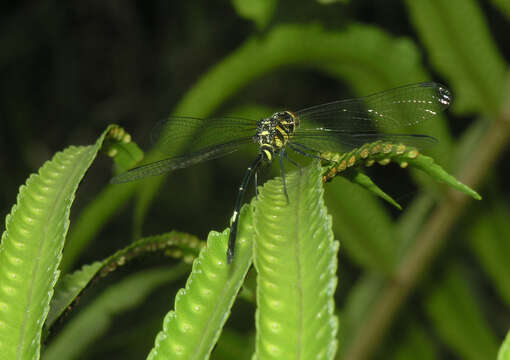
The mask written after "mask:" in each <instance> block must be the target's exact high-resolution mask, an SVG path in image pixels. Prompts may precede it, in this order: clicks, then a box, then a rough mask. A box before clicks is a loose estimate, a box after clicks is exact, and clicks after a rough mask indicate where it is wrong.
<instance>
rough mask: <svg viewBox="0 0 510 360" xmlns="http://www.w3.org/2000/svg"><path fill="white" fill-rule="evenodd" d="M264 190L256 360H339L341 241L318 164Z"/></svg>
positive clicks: (259, 210)
mask: <svg viewBox="0 0 510 360" xmlns="http://www.w3.org/2000/svg"><path fill="white" fill-rule="evenodd" d="M286 183H287V190H288V194H289V200H290V203H287V200H286V197H285V195H284V193H283V186H282V180H281V178H276V179H274V180H271V181H268V182H266V183H265V185H264V186H263V187H262V189H261V190H260V193H259V195H258V200H257V201H256V202H255V204H256V208H255V213H254V222H253V224H254V228H255V247H254V263H255V267H256V269H257V272H258V278H257V305H258V307H257V313H256V326H257V338H256V354H255V356H256V358H258V359H273V358H274V359H311V358H321V359H333V358H334V356H335V352H336V347H337V341H336V332H337V328H338V320H337V318H336V316H335V315H334V306H335V305H334V304H335V303H334V299H333V295H334V292H335V288H336V283H337V279H336V264H337V257H336V255H337V251H338V247H339V243H338V242H337V241H334V240H333V232H332V231H331V217H330V216H329V215H328V214H327V210H326V207H325V205H324V201H323V199H322V197H323V189H322V184H321V176H320V168H319V167H318V165H317V164H313V166H311V167H307V168H304V169H302V175H301V176H300V174H299V172H294V173H292V174H290V175H288V176H287V178H286Z"/></svg>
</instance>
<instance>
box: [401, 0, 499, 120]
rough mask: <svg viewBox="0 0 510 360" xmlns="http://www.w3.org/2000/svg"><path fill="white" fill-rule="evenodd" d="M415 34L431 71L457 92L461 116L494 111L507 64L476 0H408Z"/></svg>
mask: <svg viewBox="0 0 510 360" xmlns="http://www.w3.org/2000/svg"><path fill="white" fill-rule="evenodd" d="M406 3H407V7H408V9H409V13H410V15H411V21H412V22H413V24H414V26H415V28H416V30H417V31H418V35H419V36H420V38H421V39H422V41H423V42H424V45H425V46H426V47H427V49H428V54H429V55H430V59H431V61H432V63H433V64H434V66H435V68H436V69H438V71H439V72H441V73H442V74H443V75H444V76H445V77H446V78H448V79H449V81H450V83H451V85H452V88H453V90H454V94H457V96H456V99H457V100H456V101H455V103H454V105H453V106H454V109H457V110H458V111H460V112H462V113H466V112H472V111H481V112H484V113H487V112H491V113H497V112H498V111H499V106H500V104H501V101H502V97H501V94H503V87H504V79H505V72H506V65H505V61H504V59H503V58H502V57H501V55H500V54H499V53H498V49H497V47H496V45H495V43H494V41H493V39H492V37H491V35H490V33H489V27H488V25H487V23H486V19H484V18H483V13H482V10H481V9H480V6H479V4H478V2H477V1H475V0H449V1H443V0H407V1H406Z"/></svg>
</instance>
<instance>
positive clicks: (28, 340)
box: [0, 127, 112, 359]
mask: <svg viewBox="0 0 510 360" xmlns="http://www.w3.org/2000/svg"><path fill="white" fill-rule="evenodd" d="M111 129H112V127H109V128H108V129H107V130H106V131H105V132H104V133H103V134H102V135H101V136H100V138H99V139H98V141H97V142H96V144H95V145H91V146H80V147H74V146H73V147H69V148H67V149H66V150H64V151H62V152H59V153H57V154H56V155H55V156H54V157H53V159H51V160H50V161H47V162H46V163H45V164H44V165H43V166H42V167H41V169H40V170H39V173H38V174H33V175H31V176H30V177H29V179H28V180H27V183H26V185H23V186H21V187H20V191H19V194H18V198H17V204H16V205H14V206H13V208H12V210H11V213H10V214H9V215H7V218H6V230H5V232H4V233H3V235H2V242H1V244H0V283H1V284H2V286H1V288H0V354H2V357H4V358H5V359H38V358H39V351H40V339H41V329H42V326H43V323H44V320H45V319H46V315H47V314H48V310H49V302H50V300H51V297H52V295H53V286H54V285H55V282H56V281H57V278H58V275H59V271H58V270H57V268H58V265H59V263H60V259H61V257H62V254H61V252H62V248H63V246H64V240H65V236H66V233H67V230H68V227H69V212H70V208H71V204H72V202H73V200H74V196H75V192H76V189H77V188H78V184H79V183H80V181H81V179H82V178H83V176H84V175H85V172H86V171H87V169H88V168H89V166H90V164H91V163H92V161H93V160H94V158H95V157H96V155H97V152H98V151H99V149H100V147H101V145H102V143H103V140H104V138H105V135H106V134H107V133H108V131H110V130H111Z"/></svg>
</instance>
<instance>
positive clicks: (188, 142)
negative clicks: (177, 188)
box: [151, 116, 256, 156]
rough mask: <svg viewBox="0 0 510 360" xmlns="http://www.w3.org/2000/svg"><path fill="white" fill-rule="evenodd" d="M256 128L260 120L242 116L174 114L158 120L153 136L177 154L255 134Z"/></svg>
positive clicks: (161, 147) (163, 150)
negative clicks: (200, 116)
mask: <svg viewBox="0 0 510 360" xmlns="http://www.w3.org/2000/svg"><path fill="white" fill-rule="evenodd" d="M255 131H256V121H254V120H250V119H244V118H239V117H221V118H210V119H200V118H194V117H185V116H171V117H169V118H168V119H165V120H164V121H160V122H159V123H158V124H156V126H155V127H154V129H153V130H152V133H151V138H152V141H153V143H154V144H155V146H156V149H157V150H158V151H159V152H161V153H163V154H167V155H172V156H176V155H184V154H188V153H193V152H196V151H201V149H205V148H208V147H213V146H214V145H216V144H224V143H228V142H230V141H232V140H234V139H242V138H246V137H248V136H253V135H255Z"/></svg>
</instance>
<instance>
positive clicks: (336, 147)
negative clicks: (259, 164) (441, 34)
mask: <svg viewBox="0 0 510 360" xmlns="http://www.w3.org/2000/svg"><path fill="white" fill-rule="evenodd" d="M451 101H452V95H451V93H450V92H449V90H448V89H447V88H446V87H445V86H443V85H440V84H437V83H430V82H429V83H418V84H412V85H406V86H402V87H398V88H394V89H390V90H386V91H383V92H380V93H376V94H373V95H369V96H366V97H362V98H356V99H347V100H340V101H335V102H331V103H327V104H322V105H317V106H314V107H311V108H307V109H304V110H300V111H297V112H295V115H296V116H297V117H298V119H299V121H300V127H299V128H298V129H297V130H296V132H295V134H294V137H293V138H292V142H295V143H299V144H302V145H304V146H307V147H309V148H313V149H316V150H318V151H348V150H351V149H353V148H355V147H359V146H361V145H362V144H365V143H369V142H373V141H376V140H386V141H392V142H403V143H406V144H408V145H413V146H417V147H424V146H427V145H430V144H432V143H435V142H436V140H435V139H434V138H433V137H430V136H427V135H419V134H415V135H413V134H398V133H391V131H398V130H401V129H402V128H405V127H409V126H412V125H417V124H419V123H421V122H424V121H427V120H429V119H431V118H433V117H434V116H436V115H437V114H438V113H439V112H441V111H443V110H445V109H446V108H447V107H448V106H449V105H450V103H451ZM383 131H386V133H385V132H383ZM389 131H390V132H389Z"/></svg>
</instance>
